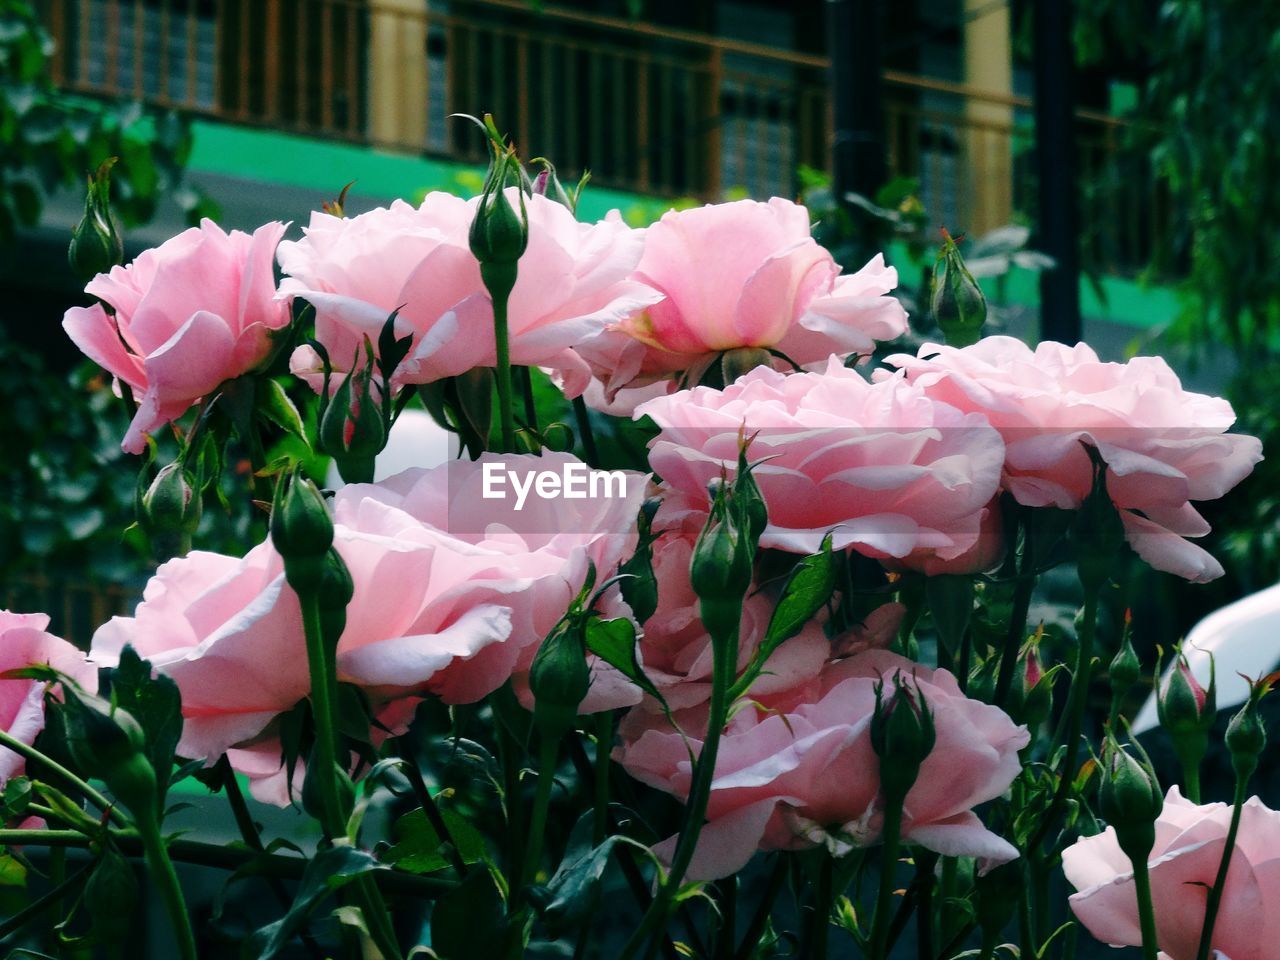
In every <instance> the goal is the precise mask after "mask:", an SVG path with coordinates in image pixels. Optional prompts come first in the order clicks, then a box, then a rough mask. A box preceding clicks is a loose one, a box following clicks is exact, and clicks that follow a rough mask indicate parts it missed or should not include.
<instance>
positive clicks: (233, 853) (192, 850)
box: [0, 830, 457, 898]
mask: <svg viewBox="0 0 1280 960" xmlns="http://www.w3.org/2000/svg"><path fill="white" fill-rule="evenodd" d="M111 839H112V841H113V842H114V843H115V844H116V845H117V846H118V847H119V848H120V852H121V853H122V854H124V855H125V856H127V857H138V856H142V853H143V850H142V840H141V835H140V834H139V833H138V832H137V831H135V830H112V831H111ZM99 842H100V840H99V839H98V838H97V837H91V836H89V835H87V834H84V833H81V832H80V831H79V830H0V846H14V847H24V846H27V847H50V848H56V847H74V848H79V849H88V848H90V847H92V846H93V845H95V844H96V843H99ZM169 856H170V857H171V858H173V859H174V860H176V861H178V862H179V863H189V864H191V865H192V866H197V867H208V868H210V869H213V870H227V871H230V872H234V871H236V870H239V869H240V868H241V867H243V866H245V865H246V864H249V863H252V864H253V865H254V871H255V873H256V874H258V875H260V876H264V877H279V878H281V879H284V880H297V879H299V878H300V877H301V876H302V873H303V871H304V870H305V869H306V866H307V862H308V861H307V860H305V859H304V858H302V857H295V856H288V855H285V854H278V853H261V854H260V853H255V852H253V851H251V850H245V849H241V848H238V847H224V846H222V845H221V844H216V843H201V842H200V841H198V840H184V839H181V838H179V839H176V840H171V841H169ZM374 876H375V878H376V880H377V882H378V884H379V885H380V886H383V887H385V888H386V889H387V890H388V891H390V892H392V893H399V894H404V895H406V896H413V897H426V898H432V897H440V896H443V895H444V894H446V893H449V892H450V891H451V890H454V889H455V888H456V887H457V883H456V882H455V881H452V880H442V879H440V878H438V877H424V876H419V875H417V874H412V873H406V872H404V871H402V870H379V871H378V872H377V873H376V874H374Z"/></svg>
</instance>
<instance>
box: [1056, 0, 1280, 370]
mask: <svg viewBox="0 0 1280 960" xmlns="http://www.w3.org/2000/svg"><path fill="white" fill-rule="evenodd" d="M1076 10H1077V24H1076V36H1075V39H1076V51H1077V60H1078V62H1080V63H1081V65H1082V66H1092V65H1096V64H1100V63H1122V62H1127V63H1129V64H1130V65H1133V64H1141V65H1143V67H1144V69H1143V70H1142V74H1143V75H1145V84H1144V85H1142V86H1141V87H1140V89H1139V96H1138V102H1137V104H1136V105H1135V107H1134V109H1133V113H1132V119H1134V120H1135V121H1137V122H1136V123H1135V124H1133V125H1132V128H1131V130H1132V132H1131V134H1130V136H1131V144H1130V146H1131V147H1132V148H1133V149H1134V150H1135V151H1138V152H1139V153H1140V154H1142V155H1147V154H1149V155H1150V158H1151V161H1152V166H1153V168H1154V172H1155V175H1156V177H1157V178H1158V179H1159V180H1160V182H1161V184H1162V185H1163V186H1164V187H1165V188H1166V189H1167V191H1168V202H1169V204H1170V206H1171V208H1172V210H1173V211H1174V212H1173V216H1172V217H1171V218H1170V220H1171V223H1172V225H1173V226H1172V229H1171V231H1170V232H1169V233H1168V235H1166V236H1163V237H1158V238H1156V239H1157V240H1158V241H1159V243H1158V250H1157V255H1156V260H1155V262H1154V263H1153V264H1152V267H1153V271H1155V272H1156V273H1158V274H1159V275H1162V276H1170V275H1173V276H1181V277H1183V278H1184V279H1183V280H1182V281H1181V282H1180V289H1181V292H1182V293H1183V295H1184V308H1183V310H1182V313H1181V316H1180V318H1179V322H1178V324H1177V326H1176V329H1175V330H1174V331H1173V332H1174V333H1175V334H1176V335H1178V338H1179V339H1181V340H1183V341H1184V342H1187V343H1190V344H1191V345H1193V346H1194V344H1195V343H1197V342H1202V341H1203V340H1205V339H1220V340H1225V341H1227V342H1229V343H1230V344H1231V345H1232V346H1233V347H1234V348H1235V349H1236V353H1237V356H1238V357H1239V359H1240V362H1241V363H1242V365H1244V366H1253V365H1257V364H1261V363H1267V362H1271V361H1273V360H1274V359H1276V358H1277V356H1280V235H1277V233H1276V231H1275V223H1276V222H1277V220H1278V219H1280V195H1277V194H1276V191H1275V190H1274V189H1273V185H1274V182H1275V179H1276V173H1277V169H1278V168H1277V163H1276V159H1275V149H1274V145H1273V143H1272V142H1271V137H1272V135H1273V132H1274V131H1275V130H1276V129H1278V128H1280V73H1277V71H1276V69H1275V64H1276V61H1277V57H1280V4H1275V3H1255V2H1251V0H1177V2H1168V3H1163V4H1159V5H1155V4H1152V3H1150V2H1148V0H1098V2H1096V3H1090V4H1077V5H1076Z"/></svg>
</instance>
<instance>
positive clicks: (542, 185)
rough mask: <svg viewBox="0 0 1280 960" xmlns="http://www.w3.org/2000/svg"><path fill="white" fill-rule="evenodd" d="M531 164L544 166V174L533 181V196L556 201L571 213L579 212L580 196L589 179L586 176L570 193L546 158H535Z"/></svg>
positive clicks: (540, 174)
mask: <svg viewBox="0 0 1280 960" xmlns="http://www.w3.org/2000/svg"><path fill="white" fill-rule="evenodd" d="M531 163H537V164H541V165H542V172H541V173H539V174H538V175H537V176H536V177H535V178H534V180H533V194H534V196H537V197H546V198H547V199H548V200H554V201H555V202H556V203H558V204H560V205H561V206H564V207H567V208H568V210H569V212H570V213H577V212H578V195H579V193H580V192H581V190H582V185H583V183H585V182H586V180H587V177H586V176H585V175H584V176H583V179H582V181H580V182H579V184H578V187H577V189H575V190H574V191H573V193H570V192H569V191H568V190H566V189H565V187H564V184H563V183H561V182H560V177H559V176H557V175H556V168H555V165H554V164H553V163H552V162H551V161H550V160H548V159H546V158H545V157H535V158H534V159H533V160H532V161H531Z"/></svg>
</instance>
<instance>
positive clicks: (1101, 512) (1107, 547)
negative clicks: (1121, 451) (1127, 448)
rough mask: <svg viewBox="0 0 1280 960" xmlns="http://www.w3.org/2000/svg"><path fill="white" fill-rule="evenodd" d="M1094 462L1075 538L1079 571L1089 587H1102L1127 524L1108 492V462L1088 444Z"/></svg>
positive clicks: (1087, 447)
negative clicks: (1121, 518) (1123, 522)
mask: <svg viewBox="0 0 1280 960" xmlns="http://www.w3.org/2000/svg"><path fill="white" fill-rule="evenodd" d="M1085 450H1086V451H1087V452H1088V454H1089V461H1090V463H1091V464H1092V465H1093V484H1092V487H1091V489H1090V491H1089V494H1088V496H1086V497H1085V498H1084V502H1083V503H1082V504H1081V505H1080V509H1079V510H1077V511H1076V516H1075V523H1074V526H1073V529H1072V539H1073V540H1074V541H1075V547H1076V572H1077V574H1078V576H1079V577H1080V582H1081V584H1083V585H1084V587H1085V589H1087V590H1099V589H1101V588H1102V586H1103V585H1104V584H1105V583H1106V582H1107V580H1108V579H1109V578H1110V576H1111V571H1112V569H1114V567H1115V565H1116V560H1117V558H1118V557H1119V555H1120V552H1121V550H1122V549H1123V547H1124V543H1125V539H1124V526H1123V525H1122V523H1121V521H1120V514H1119V513H1118V512H1117V511H1116V506H1115V504H1114V503H1113V502H1112V500H1111V494H1110V493H1108V492H1107V464H1106V462H1105V461H1104V460H1103V459H1102V456H1101V454H1099V453H1098V450H1097V448H1096V447H1093V446H1090V445H1088V444H1086V445H1085Z"/></svg>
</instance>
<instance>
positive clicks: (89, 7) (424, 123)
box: [41, 0, 1167, 273]
mask: <svg viewBox="0 0 1280 960" xmlns="http://www.w3.org/2000/svg"><path fill="white" fill-rule="evenodd" d="M41 5H42V7H43V10H44V14H45V18H46V22H47V24H48V26H49V28H50V31H51V32H52V34H53V36H54V37H55V40H56V41H57V51H56V53H55V57H54V72H55V80H56V81H57V82H58V83H60V84H61V85H63V86H64V87H66V88H68V89H72V90H77V91H82V92H86V93H91V94H102V95H113V96H124V97H134V98H139V99H146V100H148V101H151V102H153V103H156V104H159V105H166V106H170V107H174V108H178V109H181V110H185V111H191V112H194V113H198V114H203V115H207V116H210V117H216V118H219V119H225V120H229V121H233V122H237V123H245V124H259V125H263V126H268V127H272V128H277V129H282V130H287V131H295V132H299V133H304V134H316V135H321V136H324V137H327V138H341V139H346V140H350V141H354V142H359V143H367V144H374V145H378V146H382V147H387V148H391V149H395V150H402V151H412V152H421V153H427V154H432V155H438V156H444V157H449V158H453V159H458V160H464V161H481V160H483V159H484V155H483V144H482V142H481V140H480V137H479V136H478V135H477V133H476V131H475V130H474V129H473V128H471V127H470V126H469V125H466V124H461V123H459V122H458V121H456V120H450V119H449V117H450V115H451V114H453V113H473V114H479V113H482V112H491V113H493V114H494V115H495V116H496V117H498V119H499V121H500V123H501V124H502V125H503V127H504V128H505V129H507V130H509V131H510V132H511V133H512V134H513V136H514V138H515V140H516V141H517V143H518V144H519V145H520V148H521V150H522V152H524V153H525V154H526V155H529V156H533V155H545V156H549V157H552V158H554V159H555V160H556V162H557V163H558V164H559V165H560V166H561V167H562V168H563V169H566V170H570V171H573V170H579V169H582V168H586V167H589V168H590V169H591V170H592V172H593V176H594V177H595V179H596V180H597V182H600V183H602V184H606V185H609V186H613V187H618V188H621V189H627V190H633V191H636V192H639V193H644V194H653V195H659V196H681V195H684V196H694V197H700V198H707V199H711V198H719V197H721V196H723V195H724V194H725V192H726V191H729V190H736V189H740V190H743V191H745V192H746V193H748V194H750V195H753V196H768V195H773V194H781V195H790V194H793V193H794V192H795V190H796V184H797V175H798V172H799V171H800V169H801V168H802V167H813V168H817V169H823V168H825V167H826V166H827V163H828V159H829V140H830V110H829V104H828V99H829V98H828V90H827V66H828V64H827V60H826V58H824V57H819V56H813V55H807V54H802V53H796V52H792V51H788V50H783V49H775V48H773V47H768V46H764V45H760V44H752V43H743V42H737V41H732V40H728V39H723V38H717V37H711V36H706V35H703V34H697V33H692V32H687V31H682V30H674V29H666V28H660V27H655V26H652V25H647V24H643V23H633V22H629V21H624V20H618V19H613V18H609V17H603V16H598V15H594V14H590V13H584V12H580V11H573V10H567V9H557V8H554V7H542V8H541V9H538V10H534V9H532V7H531V5H530V4H529V3H527V0H452V2H451V3H449V4H448V6H447V8H446V7H445V6H444V5H442V4H440V3H438V2H436V0H431V2H430V3H429V4H428V3H427V0H42V2H41ZM885 96H886V102H885V116H886V123H887V133H888V139H889V153H890V157H889V160H890V167H891V170H892V172H893V173H894V174H896V175H902V176H910V177H916V178H918V179H919V180H920V183H921V193H922V200H923V201H924V203H925V206H926V209H928V210H929V212H930V215H931V216H932V217H933V218H934V219H935V220H937V221H938V222H939V223H945V224H947V225H948V226H949V227H951V228H953V229H954V230H957V231H963V230H967V231H972V232H981V231H983V230H986V229H989V228H991V227H994V226H998V225H1000V224H1002V223H1005V222H1009V221H1010V220H1015V219H1033V218H1034V213H1035V211H1034V198H1035V182H1034V168H1033V163H1032V162H1031V161H1032V151H1033V149H1034V131H1033V129H1032V124H1031V115H1030V103H1029V102H1028V101H1027V100H1025V99H1023V98H1019V97H1011V96H1001V95H995V94H991V93H988V92H984V91H979V90H973V89H969V88H966V87H964V86H962V85H959V84H954V83H949V82H946V81H941V80H935V79H929V78H924V77H917V76H910V75H905V74H898V73H893V74H890V75H888V76H887V77H886V84H885ZM1079 124H1080V128H1079V141H1080V151H1081V158H1080V167H1081V171H1082V193H1083V217H1082V220H1083V232H1084V236H1083V241H1082V242H1083V244H1084V254H1085V261H1086V264H1087V265H1088V266H1089V267H1090V268H1091V269H1094V270H1097V271H1100V272H1102V271H1105V272H1120V273H1130V272H1134V271H1136V270H1138V269H1141V268H1142V267H1143V266H1144V265H1145V264H1146V263H1147V261H1148V259H1149V254H1150V250H1151V247H1152V243H1153V239H1154V238H1155V237H1157V236H1158V235H1159V234H1160V232H1161V231H1162V229H1163V223H1164V218H1165V217H1167V211H1166V209H1165V205H1164V204H1163V203H1162V202H1161V197H1160V194H1159V191H1158V188H1157V186H1156V185H1154V183H1153V179H1152V177H1151V175H1150V170H1149V169H1148V166H1147V162H1146V160H1145V158H1144V156H1143V155H1139V154H1136V153H1134V152H1133V151H1129V150H1127V149H1126V148H1125V141H1126V137H1125V129H1124V128H1123V126H1122V125H1121V124H1120V123H1118V122H1117V121H1115V120H1114V119H1112V118H1109V117H1106V116H1103V115H1098V114H1091V113H1087V112H1082V113H1080V114H1079Z"/></svg>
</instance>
